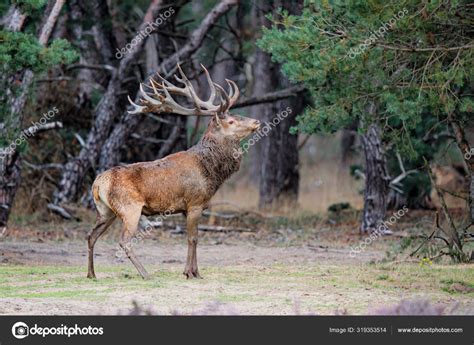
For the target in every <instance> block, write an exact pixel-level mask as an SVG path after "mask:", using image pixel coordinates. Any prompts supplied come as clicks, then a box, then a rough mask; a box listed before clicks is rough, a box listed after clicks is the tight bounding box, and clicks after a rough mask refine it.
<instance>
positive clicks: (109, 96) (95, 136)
mask: <svg viewBox="0 0 474 345" xmlns="http://www.w3.org/2000/svg"><path fill="white" fill-rule="evenodd" d="M160 6H161V0H154V1H152V3H151V4H150V6H149V7H148V10H147V12H146V14H145V16H144V18H143V23H142V24H141V25H140V28H139V31H140V30H143V29H144V27H145V26H146V25H147V23H148V22H149V21H151V20H152V19H153V18H154V17H155V15H156V13H157V12H158V9H159V8H160ZM143 43H144V41H143V40H140V41H138V43H137V44H136V45H134V46H133V48H132V50H131V51H130V52H129V53H128V54H124V56H123V58H122V59H121V60H120V64H119V66H118V68H117V70H116V71H114V72H113V75H112V77H111V78H110V80H109V83H108V86H107V91H106V92H105V94H104V96H103V97H102V99H101V101H100V103H99V105H98V106H97V110H96V112H95V122H94V125H93V127H92V129H91V131H90V132H89V135H88V137H87V140H86V145H85V146H84V147H83V148H82V149H81V151H80V152H79V155H78V156H77V157H74V158H73V159H71V160H70V161H69V162H67V163H66V165H65V168H64V171H63V175H62V177H61V181H60V182H59V184H58V188H57V190H56V191H55V193H54V203H55V204H61V203H65V202H70V201H73V200H75V199H76V198H77V196H78V195H79V192H80V189H81V188H82V182H83V180H84V177H85V174H86V172H87V171H88V170H89V168H90V167H91V166H92V165H94V164H96V162H97V160H98V158H99V154H100V151H101V148H102V145H104V143H105V141H106V140H107V137H108V135H109V132H110V129H111V128H112V125H113V120H114V118H115V115H116V114H117V113H118V112H119V104H118V101H119V99H118V97H119V94H120V91H121V90H122V89H121V84H122V80H123V79H124V78H125V77H126V76H127V73H128V71H129V70H130V68H131V65H132V63H133V62H134V61H135V60H136V58H137V57H138V55H139V53H140V51H141V49H142V47H143Z"/></svg>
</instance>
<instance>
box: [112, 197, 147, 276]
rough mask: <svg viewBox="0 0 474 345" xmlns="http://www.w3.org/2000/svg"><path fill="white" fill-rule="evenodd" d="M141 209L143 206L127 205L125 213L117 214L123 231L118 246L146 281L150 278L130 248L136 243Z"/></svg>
mask: <svg viewBox="0 0 474 345" xmlns="http://www.w3.org/2000/svg"><path fill="white" fill-rule="evenodd" d="M142 207H143V205H127V206H126V207H124V210H126V211H125V212H124V213H123V214H119V216H120V218H121V219H122V222H123V230H122V235H121V238H120V242H119V244H120V247H121V248H122V249H123V251H124V252H125V254H126V255H127V257H128V258H129V259H130V261H131V262H132V264H133V265H134V266H135V268H136V269H137V271H138V273H140V275H141V276H142V278H143V279H148V278H149V277H150V276H149V275H148V272H147V271H146V270H145V267H143V265H142V264H141V263H140V261H139V260H138V258H137V257H136V256H135V253H134V252H133V249H132V246H133V245H135V244H136V243H137V242H138V240H137V239H138V238H137V237H136V234H137V230H138V222H139V221H140V216H141V213H142Z"/></svg>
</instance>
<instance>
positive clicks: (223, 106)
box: [214, 83, 230, 113]
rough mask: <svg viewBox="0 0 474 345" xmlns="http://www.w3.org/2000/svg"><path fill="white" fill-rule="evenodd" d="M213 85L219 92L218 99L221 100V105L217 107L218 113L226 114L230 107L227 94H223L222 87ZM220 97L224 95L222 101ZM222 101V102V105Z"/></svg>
mask: <svg viewBox="0 0 474 345" xmlns="http://www.w3.org/2000/svg"><path fill="white" fill-rule="evenodd" d="M214 85H215V86H216V87H217V89H218V90H219V96H220V99H221V105H220V106H219V112H222V113H224V112H226V111H227V110H228V109H229V107H230V104H229V102H230V99H229V95H228V94H227V92H225V90H224V88H223V87H222V86H220V85H219V84H216V83H214ZM222 95H224V99H223V98H222ZM222 101H224V102H223V103H222Z"/></svg>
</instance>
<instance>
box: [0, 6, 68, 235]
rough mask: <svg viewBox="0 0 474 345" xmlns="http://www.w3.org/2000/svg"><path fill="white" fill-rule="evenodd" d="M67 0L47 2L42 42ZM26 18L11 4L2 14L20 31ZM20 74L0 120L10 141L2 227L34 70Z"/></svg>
mask: <svg viewBox="0 0 474 345" xmlns="http://www.w3.org/2000/svg"><path fill="white" fill-rule="evenodd" d="M64 2H65V0H56V1H51V2H50V3H49V4H48V6H47V9H46V11H45V12H46V13H47V14H46V16H45V19H44V20H43V22H42V25H41V26H40V29H39V34H38V42H39V43H40V44H41V45H43V46H45V45H46V44H47V42H48V40H49V37H50V36H51V32H52V30H53V28H54V25H55V23H56V21H57V19H58V16H59V13H60V12H61V9H62V7H63V5H64ZM25 18H26V17H25V15H23V14H22V13H21V12H20V11H19V9H18V8H16V7H15V6H14V5H13V6H11V7H10V10H9V11H8V13H7V16H5V17H4V18H2V22H3V23H4V25H5V27H6V28H7V29H9V30H11V31H21V28H22V26H23V24H24V21H25ZM20 75H21V76H22V77H21V78H20V79H21V85H20V87H19V90H17V92H13V90H11V89H10V88H9V87H7V89H6V91H5V94H6V95H7V100H6V102H7V104H8V110H7V111H8V114H7V119H6V120H5V121H4V123H2V124H0V128H1V130H0V134H1V136H2V137H3V138H4V139H6V140H10V141H11V142H9V143H8V144H7V147H0V229H1V228H5V227H6V226H7V222H8V218H9V216H10V212H11V209H12V206H13V201H14V199H15V194H16V191H17V189H18V187H19V185H20V181H21V166H20V165H21V164H20V163H21V158H20V154H19V152H18V150H17V147H16V146H15V145H18V144H15V142H16V141H17V139H18V138H17V137H16V136H17V135H18V134H19V133H20V131H21V127H22V124H23V109H24V107H25V104H26V100H27V94H28V91H29V88H30V86H31V84H32V83H33V78H34V73H33V72H32V71H31V70H29V69H27V70H24V71H22V73H20ZM9 77H11V76H6V75H2V78H9ZM2 84H3V82H2ZM8 85H11V83H8Z"/></svg>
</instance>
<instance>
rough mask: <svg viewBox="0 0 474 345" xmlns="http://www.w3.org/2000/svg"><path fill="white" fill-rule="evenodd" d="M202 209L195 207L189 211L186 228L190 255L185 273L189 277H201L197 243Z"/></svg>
mask: <svg viewBox="0 0 474 345" xmlns="http://www.w3.org/2000/svg"><path fill="white" fill-rule="evenodd" d="M201 213H202V209H201V208H199V209H198V208H195V209H191V210H189V211H188V212H187V215H186V229H187V233H188V256H187V259H186V266H185V268H184V272H183V274H184V275H185V276H186V278H187V279H190V278H201V276H200V274H199V270H198V265H197V243H198V228H197V225H198V221H199V218H200V217H201Z"/></svg>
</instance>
